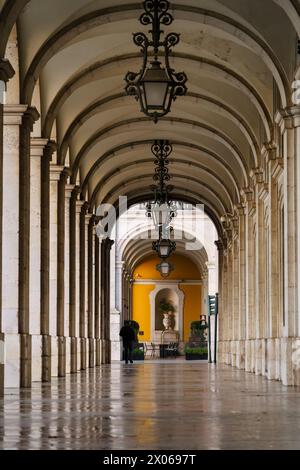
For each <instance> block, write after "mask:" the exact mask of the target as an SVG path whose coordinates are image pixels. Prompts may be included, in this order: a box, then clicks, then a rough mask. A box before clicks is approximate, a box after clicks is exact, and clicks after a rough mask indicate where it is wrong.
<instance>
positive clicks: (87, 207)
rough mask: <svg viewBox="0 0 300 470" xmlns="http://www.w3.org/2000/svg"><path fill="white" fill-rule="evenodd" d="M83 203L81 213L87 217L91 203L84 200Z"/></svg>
mask: <svg viewBox="0 0 300 470" xmlns="http://www.w3.org/2000/svg"><path fill="white" fill-rule="evenodd" d="M82 202H83V204H82V207H81V214H82V215H83V216H84V217H86V216H87V215H88V214H87V211H88V210H89V207H90V205H89V203H88V202H87V201H82Z"/></svg>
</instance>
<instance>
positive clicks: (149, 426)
mask: <svg viewBox="0 0 300 470" xmlns="http://www.w3.org/2000/svg"><path fill="white" fill-rule="evenodd" d="M299 400H300V395H299V390H297V389H293V388H287V387H284V386H283V385H281V384H280V383H278V382H269V381H267V380H266V379H265V378H263V377H257V376H255V375H253V374H247V373H245V372H242V371H239V370H237V369H233V368H230V367H226V366H218V367H215V366H213V365H212V366H209V365H208V364H206V363H200V362H196V363H188V362H186V361H185V360H181V359H179V360H173V361H163V362H160V361H145V363H135V364H133V365H127V366H125V365H124V364H119V363H114V364H112V365H110V366H102V367H101V368H96V369H88V370H87V371H82V372H81V373H79V374H75V375H69V376H67V377H66V378H65V379H53V380H52V383H51V384H38V383H35V384H33V387H32V390H22V391H20V392H19V391H17V390H14V389H9V390H7V391H6V395H5V397H4V399H2V400H0V448H1V449H53V450H55V449H120V450H122V449H154V450H156V449H166V450H167V449H180V450H189V449H299V448H300V437H299V436H300V433H299V429H300V407H299Z"/></svg>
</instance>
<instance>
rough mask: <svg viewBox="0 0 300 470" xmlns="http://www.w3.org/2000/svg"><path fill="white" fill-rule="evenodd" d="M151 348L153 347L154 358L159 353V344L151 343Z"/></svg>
mask: <svg viewBox="0 0 300 470" xmlns="http://www.w3.org/2000/svg"><path fill="white" fill-rule="evenodd" d="M151 347H152V355H153V357H155V355H156V351H159V344H155V343H151Z"/></svg>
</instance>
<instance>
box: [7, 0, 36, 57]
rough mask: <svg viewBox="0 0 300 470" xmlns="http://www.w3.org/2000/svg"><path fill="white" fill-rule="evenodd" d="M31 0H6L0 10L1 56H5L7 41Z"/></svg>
mask: <svg viewBox="0 0 300 470" xmlns="http://www.w3.org/2000/svg"><path fill="white" fill-rule="evenodd" d="M29 2H30V0H14V1H13V2H12V1H6V2H5V4H4V6H3V8H2V9H1V11H0V31H1V34H0V58H1V57H5V51H6V46H7V41H8V38H9V35H10V33H11V30H12V28H13V26H14V24H15V23H16V21H17V18H18V17H19V15H20V13H21V11H22V10H23V8H24V7H25V6H26V4H27V3H29Z"/></svg>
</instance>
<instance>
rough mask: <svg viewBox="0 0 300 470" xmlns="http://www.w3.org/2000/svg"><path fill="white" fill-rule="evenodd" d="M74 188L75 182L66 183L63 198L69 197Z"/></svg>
mask: <svg viewBox="0 0 300 470" xmlns="http://www.w3.org/2000/svg"><path fill="white" fill-rule="evenodd" d="M74 188H75V184H66V185H65V198H66V199H70V198H71V196H72V192H73V189H74Z"/></svg>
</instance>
